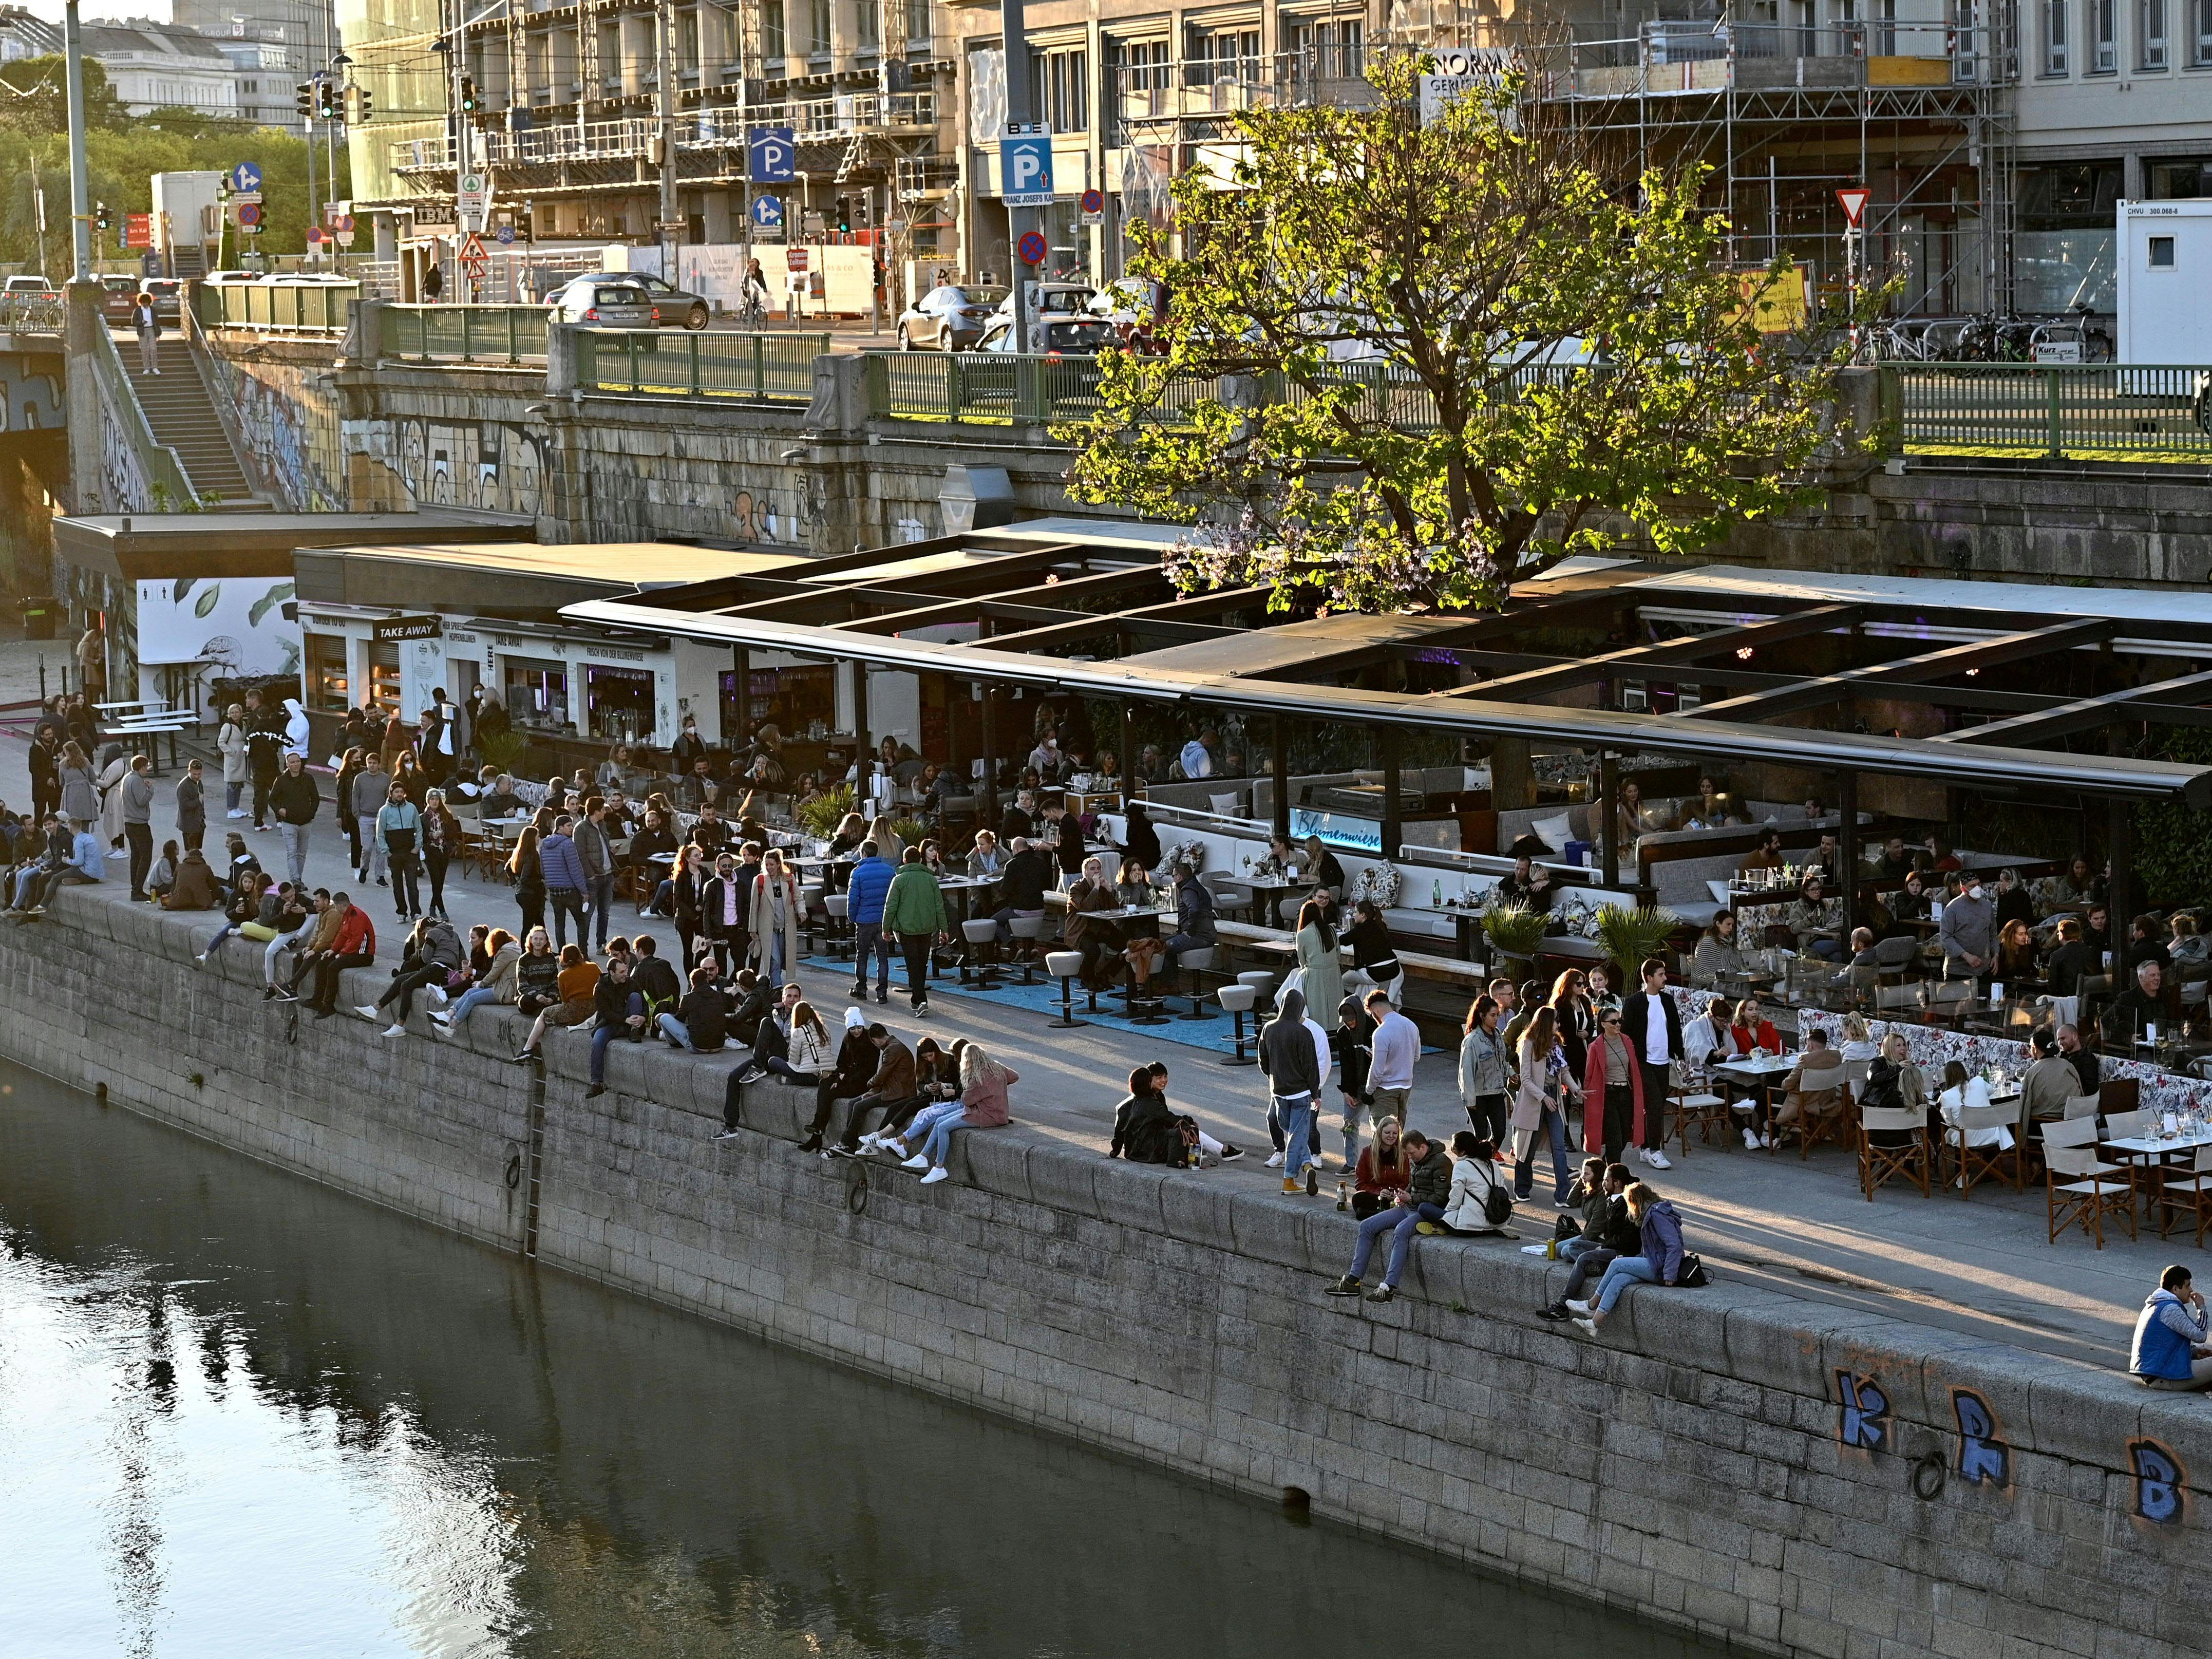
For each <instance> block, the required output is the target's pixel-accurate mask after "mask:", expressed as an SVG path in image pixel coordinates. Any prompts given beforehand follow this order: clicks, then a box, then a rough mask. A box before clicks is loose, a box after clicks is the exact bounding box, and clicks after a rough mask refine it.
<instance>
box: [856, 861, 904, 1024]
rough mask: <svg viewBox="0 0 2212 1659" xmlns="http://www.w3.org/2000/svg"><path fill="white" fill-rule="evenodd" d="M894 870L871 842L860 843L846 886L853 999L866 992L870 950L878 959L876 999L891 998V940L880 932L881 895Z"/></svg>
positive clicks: (884, 892) (881, 914)
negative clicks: (851, 955)
mask: <svg viewBox="0 0 2212 1659" xmlns="http://www.w3.org/2000/svg"><path fill="white" fill-rule="evenodd" d="M897 873H898V872H897V871H896V869H895V868H893V867H892V865H891V861H890V860H889V859H887V858H885V857H884V856H883V854H882V852H881V850H880V849H878V847H877V846H876V844H875V842H872V841H864V842H861V843H860V862H859V863H858V864H856V865H854V866H853V878H852V880H851V882H850V883H849V884H848V885H847V887H846V899H847V902H848V904H849V905H850V906H851V907H852V908H851V912H850V914H851V917H852V921H853V939H854V948H853V996H854V1000H860V999H863V998H865V997H866V995H867V994H868V957H869V956H870V955H871V954H873V955H875V956H876V957H878V958H879V960H880V965H879V966H878V969H877V970H876V1000H877V1001H878V1002H884V1003H887V1002H889V1001H890V1000H891V942H890V939H888V938H887V937H885V935H884V896H885V895H887V894H888V893H889V892H890V890H891V878H892V877H893V876H895V875H896V874H897Z"/></svg>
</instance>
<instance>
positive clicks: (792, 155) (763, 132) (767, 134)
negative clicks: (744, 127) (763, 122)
mask: <svg viewBox="0 0 2212 1659" xmlns="http://www.w3.org/2000/svg"><path fill="white" fill-rule="evenodd" d="M745 150H746V153H747V155H748V157H749V158H750V162H751V167H750V172H751V174H752V181H753V183H755V184H757V185H784V184H789V183H790V182H791V181H792V180H793V179H796V178H797V177H799V145H798V143H797V141H796V140H795V138H794V137H793V134H792V130H791V129H790V128H789V127H754V128H752V129H750V131H748V132H747V133H746V134H745Z"/></svg>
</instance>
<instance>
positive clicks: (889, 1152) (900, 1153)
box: [876, 1135, 906, 1164]
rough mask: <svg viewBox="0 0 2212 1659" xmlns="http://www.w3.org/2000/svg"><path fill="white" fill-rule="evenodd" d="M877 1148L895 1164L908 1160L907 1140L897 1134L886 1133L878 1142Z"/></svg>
mask: <svg viewBox="0 0 2212 1659" xmlns="http://www.w3.org/2000/svg"><path fill="white" fill-rule="evenodd" d="M876 1150H877V1151H878V1152H881V1153H882V1154H883V1155H884V1157H885V1158H889V1159H890V1161H891V1162H892V1163H894V1164H903V1163H904V1162H905V1161H906V1142H905V1141H903V1140H902V1139H899V1137H898V1136H896V1135H885V1136H884V1138H883V1139H881V1140H878V1142H877V1143H876Z"/></svg>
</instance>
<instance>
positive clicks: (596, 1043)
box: [592, 991, 645, 1088]
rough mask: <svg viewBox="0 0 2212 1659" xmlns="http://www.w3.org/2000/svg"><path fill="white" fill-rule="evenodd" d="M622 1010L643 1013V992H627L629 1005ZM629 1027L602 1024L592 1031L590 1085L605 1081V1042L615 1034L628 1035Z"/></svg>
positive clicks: (615, 1036)
mask: <svg viewBox="0 0 2212 1659" xmlns="http://www.w3.org/2000/svg"><path fill="white" fill-rule="evenodd" d="M623 1012H624V1013H625V1014H641V1013H643V1012H645V997H644V994H642V993H641V992H637V991H632V992H631V993H630V994H629V1006H627V1007H625V1008H624V1009H623ZM629 1029H630V1028H629V1026H628V1025H626V1024H625V1025H602V1026H599V1027H598V1028H597V1029H596V1030H593V1031H592V1087H594V1088H597V1087H598V1086H599V1085H600V1084H602V1083H605V1081H606V1080H607V1044H609V1043H610V1042H613V1041H614V1040H615V1039H616V1038H617V1036H629Z"/></svg>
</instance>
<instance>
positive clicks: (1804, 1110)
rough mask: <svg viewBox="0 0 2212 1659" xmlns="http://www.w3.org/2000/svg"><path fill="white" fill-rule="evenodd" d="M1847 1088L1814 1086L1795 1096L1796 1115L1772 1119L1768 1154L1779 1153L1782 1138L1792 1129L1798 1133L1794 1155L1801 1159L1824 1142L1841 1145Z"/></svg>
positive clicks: (1842, 1141) (1843, 1136) (1846, 1103)
mask: <svg viewBox="0 0 2212 1659" xmlns="http://www.w3.org/2000/svg"><path fill="white" fill-rule="evenodd" d="M1846 1094H1847V1091H1845V1090H1844V1089H1843V1088H1842V1087H1841V1086H1838V1087H1836V1088H1833V1089H1816V1090H1814V1091H1813V1092H1812V1093H1811V1094H1809V1095H1800V1096H1798V1097H1797V1115H1796V1117H1794V1118H1791V1119H1790V1121H1787V1122H1784V1121H1783V1120H1782V1118H1781V1117H1780V1115H1777V1116H1776V1117H1775V1119H1774V1125H1773V1127H1774V1144H1773V1146H1770V1147H1769V1148H1767V1151H1768V1152H1770V1153H1772V1152H1778V1151H1780V1150H1781V1146H1782V1137H1783V1136H1784V1135H1785V1134H1787V1133H1790V1131H1791V1130H1793V1129H1794V1130H1796V1132H1797V1157H1798V1158H1799V1160H1800V1161H1801V1162H1802V1160H1804V1159H1805V1158H1809V1157H1810V1156H1812V1152H1813V1148H1814V1147H1815V1146H1820V1145H1822V1144H1823V1143H1825V1144H1826V1145H1828V1146H1843V1145H1844V1139H1845V1120H1846V1116H1847V1114H1846V1113H1845V1112H1844V1107H1845V1106H1846V1105H1848V1104H1849V1101H1848V1099H1847V1098H1846Z"/></svg>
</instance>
